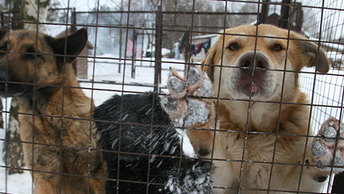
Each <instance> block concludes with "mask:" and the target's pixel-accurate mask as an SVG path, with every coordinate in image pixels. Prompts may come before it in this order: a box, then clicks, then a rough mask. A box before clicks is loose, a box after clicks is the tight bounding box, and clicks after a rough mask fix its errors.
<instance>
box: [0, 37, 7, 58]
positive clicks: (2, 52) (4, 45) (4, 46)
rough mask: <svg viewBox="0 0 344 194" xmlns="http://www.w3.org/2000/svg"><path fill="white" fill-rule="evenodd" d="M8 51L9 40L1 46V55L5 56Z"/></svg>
mask: <svg viewBox="0 0 344 194" xmlns="http://www.w3.org/2000/svg"><path fill="white" fill-rule="evenodd" d="M7 51H8V43H7V41H6V42H5V43H4V44H3V45H2V46H1V47H0V57H2V56H4V55H5V54H6V52H7Z"/></svg>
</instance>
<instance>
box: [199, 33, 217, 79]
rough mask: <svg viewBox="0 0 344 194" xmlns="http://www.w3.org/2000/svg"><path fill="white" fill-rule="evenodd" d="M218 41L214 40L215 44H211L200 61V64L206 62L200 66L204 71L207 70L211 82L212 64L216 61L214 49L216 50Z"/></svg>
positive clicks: (212, 77) (212, 76) (212, 74)
mask: <svg viewBox="0 0 344 194" xmlns="http://www.w3.org/2000/svg"><path fill="white" fill-rule="evenodd" d="M219 39H220V38H219ZM218 42H219V41H216V43H215V45H214V46H212V47H211V48H210V49H209V50H208V52H207V54H206V56H205V59H204V60H203V61H202V62H201V63H202V64H206V65H204V66H202V70H203V71H204V72H207V74H208V77H209V79H210V80H211V81H212V82H214V66H213V65H214V64H215V63H216V62H217V61H215V56H216V51H217V50H218V49H217V46H218Z"/></svg>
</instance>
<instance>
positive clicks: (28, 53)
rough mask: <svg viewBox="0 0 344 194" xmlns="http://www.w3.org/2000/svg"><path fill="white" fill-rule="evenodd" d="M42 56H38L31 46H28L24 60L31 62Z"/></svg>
mask: <svg viewBox="0 0 344 194" xmlns="http://www.w3.org/2000/svg"><path fill="white" fill-rule="evenodd" d="M41 56H42V55H40V54H39V53H38V52H37V51H36V49H35V48H34V47H32V46H30V47H29V48H28V49H27V50H26V54H25V58H26V59H29V60H33V59H36V58H39V57H41Z"/></svg>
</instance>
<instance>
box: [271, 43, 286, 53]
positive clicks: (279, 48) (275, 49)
mask: <svg viewBox="0 0 344 194" xmlns="http://www.w3.org/2000/svg"><path fill="white" fill-rule="evenodd" d="M271 49H272V50H274V51H281V50H283V49H284V48H283V47H282V45H280V44H274V45H272V47H271Z"/></svg>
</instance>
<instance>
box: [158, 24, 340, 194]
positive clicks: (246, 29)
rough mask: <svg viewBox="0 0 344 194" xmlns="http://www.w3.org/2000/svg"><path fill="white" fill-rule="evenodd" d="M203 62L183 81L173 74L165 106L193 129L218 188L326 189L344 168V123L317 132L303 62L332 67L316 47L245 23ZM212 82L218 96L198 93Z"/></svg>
mask: <svg viewBox="0 0 344 194" xmlns="http://www.w3.org/2000/svg"><path fill="white" fill-rule="evenodd" d="M203 63H204V64H205V65H204V66H203V71H204V72H202V70H201V68H199V67H191V68H190V70H189V72H188V73H187V76H186V77H185V78H181V77H180V76H179V75H177V73H176V72H175V71H172V73H171V76H170V78H169V80H168V83H167V85H168V88H169V90H170V93H171V97H168V100H164V99H163V100H162V104H163V105H164V106H165V110H166V112H167V113H168V114H169V115H170V116H171V118H172V119H173V121H174V122H175V123H176V126H177V127H184V128H188V130H187V134H188V137H189V138H190V141H191V143H192V145H193V147H194V149H195V152H196V153H197V154H198V156H199V157H202V158H205V159H211V160H212V161H213V164H214V172H213V174H212V180H213V183H214V192H215V193H238V192H239V191H240V193H267V191H269V193H295V192H320V190H321V188H322V187H323V186H324V185H326V183H327V182H326V179H327V177H328V175H330V174H331V173H333V172H339V171H344V168H343V167H344V157H343V155H344V152H343V150H344V149H343V148H344V140H343V137H344V127H343V125H342V124H341V123H340V122H339V121H338V120H336V119H334V118H330V119H329V120H327V121H325V122H324V124H323V125H322V127H321V129H320V131H319V133H318V135H316V136H315V137H314V135H313V132H312V128H311V127H309V120H310V119H309V116H310V110H309V107H310V105H309V102H308V101H307V99H306V98H307V97H306V95H305V94H304V93H302V92H301V91H300V88H299V82H298V73H299V72H300V71H301V69H302V68H303V67H305V66H315V67H316V70H317V71H319V72H321V73H326V72H327V71H328V70H329V63H328V59H327V57H326V56H325V53H324V52H323V51H322V50H321V49H319V47H318V46H317V45H316V44H314V43H313V42H311V41H309V40H307V39H306V38H305V37H303V36H302V35H299V34H297V33H295V32H291V31H287V30H284V29H280V28H277V27H274V26H271V25H259V26H250V25H246V26H239V27H236V28H231V29H227V30H226V31H225V32H224V34H223V35H220V36H219V38H218V40H217V42H216V43H215V45H214V46H213V47H212V48H211V49H210V50H209V52H208V53H207V56H206V59H205V60H204V62H203ZM195 80H197V81H195ZM210 81H212V83H213V84H212V90H213V95H212V97H213V99H209V98H208V99H207V98H199V97H210V95H208V94H207V93H204V92H202V91H206V90H207V89H211V88H209V87H208V85H209V84H208V83H209V82H210ZM176 86H182V87H179V88H178V89H177V90H176V89H175V88H176ZM181 89H183V91H182V92H178V91H181ZM175 102H177V103H178V104H179V105H183V106H176V105H175V106H169V105H170V104H172V103H175ZM336 138H337V140H338V141H334V139H336Z"/></svg>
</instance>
